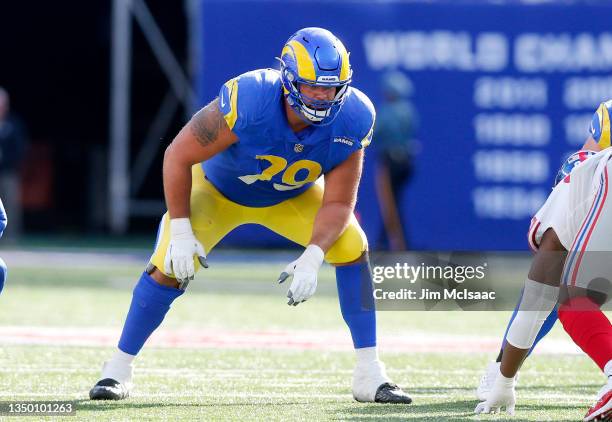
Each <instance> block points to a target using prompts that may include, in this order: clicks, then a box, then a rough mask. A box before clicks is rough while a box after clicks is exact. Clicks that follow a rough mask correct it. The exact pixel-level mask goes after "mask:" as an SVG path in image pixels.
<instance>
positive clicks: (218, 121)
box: [190, 99, 226, 147]
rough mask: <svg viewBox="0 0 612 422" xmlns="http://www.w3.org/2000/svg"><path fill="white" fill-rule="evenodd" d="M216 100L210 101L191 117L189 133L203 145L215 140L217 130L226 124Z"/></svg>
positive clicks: (217, 133)
mask: <svg viewBox="0 0 612 422" xmlns="http://www.w3.org/2000/svg"><path fill="white" fill-rule="evenodd" d="M218 101H219V100H218V99H215V100H214V101H211V102H210V103H208V105H207V106H205V107H203V108H202V109H201V110H200V111H198V112H197V113H196V114H194V116H193V117H192V118H191V124H190V127H191V133H192V134H193V136H195V138H196V139H197V141H198V143H199V144H200V145H202V146H203V147H205V146H207V145H210V144H212V143H213V142H215V141H216V140H217V137H218V136H219V131H220V130H221V129H222V128H223V125H225V124H226V123H225V120H224V119H223V115H222V114H221V111H220V110H219V106H218V105H217V102H218Z"/></svg>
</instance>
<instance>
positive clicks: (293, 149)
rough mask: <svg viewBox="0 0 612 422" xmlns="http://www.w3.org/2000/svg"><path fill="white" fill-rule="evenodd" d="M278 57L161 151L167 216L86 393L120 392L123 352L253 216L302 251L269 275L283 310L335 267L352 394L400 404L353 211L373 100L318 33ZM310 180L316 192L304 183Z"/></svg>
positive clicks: (334, 45) (115, 395)
mask: <svg viewBox="0 0 612 422" xmlns="http://www.w3.org/2000/svg"><path fill="white" fill-rule="evenodd" d="M279 61H280V71H276V70H272V69H260V70H255V71H251V72H247V73H245V74H242V75H240V76H238V77H236V78H233V79H230V80H229V81H227V82H226V83H225V84H224V85H223V86H222V87H221V90H220V92H219V96H218V98H216V99H214V100H213V101H212V102H211V103H209V104H208V105H207V106H205V107H204V108H202V109H201V110H200V111H199V112H197V113H196V114H195V115H194V116H193V117H192V118H191V120H190V121H189V122H188V123H187V125H186V126H185V127H184V128H183V129H182V130H181V131H180V132H179V134H178V135H177V136H176V137H175V138H174V140H173V141H172V143H171V144H170V146H169V147H168V148H167V149H166V153H165V156H164V164H163V179H164V193H165V198H166V205H167V207H168V212H167V213H166V214H165V215H164V216H163V217H162V219H161V222H160V225H159V231H158V236H157V241H156V245H155V251H154V252H153V255H152V257H151V259H150V262H149V265H148V266H147V268H146V271H145V272H144V273H143V274H142V275H141V278H140V280H139V281H138V283H137V284H136V287H135V288H134V291H133V298H132V304H131V305H130V309H129V311H128V315H127V318H126V321H125V325H124V327H123V332H122V334H121V338H120V340H119V344H118V350H117V351H116V352H115V354H114V355H113V356H112V357H111V359H110V360H109V361H108V362H106V363H105V364H104V366H103V369H102V376H101V379H100V381H98V382H97V383H96V385H95V386H94V387H93V388H92V389H91V391H90V398H91V399H94V400H98V399H123V398H125V397H127V396H128V394H129V389H130V386H131V382H132V362H133V360H134V358H135V357H136V355H137V354H138V352H139V351H140V349H141V348H142V347H143V345H144V343H145V341H146V340H147V338H148V337H149V336H150V335H151V333H152V332H153V331H154V330H155V329H156V328H157V327H158V326H159V325H160V324H161V322H162V320H163V319H164V315H165V314H166V312H167V311H168V309H169V308H170V305H171V304H172V302H173V301H174V300H175V299H176V298H177V297H179V296H181V295H182V294H183V293H184V292H185V288H186V286H187V284H188V283H189V282H190V281H191V280H193V278H194V274H195V272H196V271H197V270H198V269H199V267H200V266H203V267H206V266H207V264H206V253H210V251H211V250H212V249H213V247H214V246H215V245H216V244H217V243H218V242H219V241H220V240H221V239H222V238H223V237H224V236H225V235H226V234H227V233H229V232H230V231H232V230H233V229H234V228H236V227H238V226H240V225H242V224H247V223H255V224H261V225H263V226H265V227H267V228H269V229H270V230H272V231H274V232H276V233H278V234H280V235H282V236H284V237H286V238H287V239H289V240H292V241H294V242H296V243H298V244H300V245H302V246H303V247H304V248H305V249H304V251H303V253H302V254H301V255H300V256H299V257H298V258H297V259H296V260H295V261H293V262H291V263H290V264H289V265H287V266H286V268H285V269H284V270H283V271H282V273H281V274H280V276H279V280H278V281H279V282H281V283H282V282H284V281H285V280H288V279H291V283H290V286H289V288H288V291H287V298H288V304H289V305H291V306H296V305H298V304H301V303H303V302H305V301H307V300H308V299H309V298H310V297H312V295H313V294H314V293H315V290H316V287H317V273H318V271H319V268H320V267H321V264H322V263H323V261H324V260H325V261H327V262H328V263H330V264H332V265H335V266H336V281H337V288H338V296H339V301H340V310H341V313H342V316H343V317H344V320H345V322H346V324H347V325H348V328H349V330H350V332H351V336H352V339H353V344H354V347H355V352H356V357H357V364H356V367H355V370H354V373H353V382H352V390H353V396H354V398H355V399H356V400H357V401H361V402H383V403H410V402H411V399H410V397H409V396H408V395H407V394H406V393H404V392H403V391H402V390H401V389H400V388H399V387H398V386H397V385H395V384H394V383H392V382H391V380H390V379H389V377H388V376H387V374H386V372H385V367H384V365H383V363H382V362H381V361H380V360H379V358H378V351H377V347H376V318H375V310H374V304H373V296H372V283H371V278H370V272H369V266H368V244H367V240H366V237H365V235H364V233H363V230H362V229H361V227H360V226H359V223H358V222H357V220H356V219H355V216H354V214H353V209H354V206H355V201H356V196H357V187H358V185H359V179H360V176H361V170H362V162H363V156H364V148H365V147H367V146H368V144H369V143H370V142H371V140H372V132H373V127H374V120H375V111H374V107H373V106H372V103H371V102H370V100H369V99H368V97H367V96H366V95H365V94H363V93H362V92H361V91H359V90H358V89H356V88H353V87H351V86H350V83H351V78H352V70H351V66H350V64H349V54H348V52H347V50H346V48H345V47H344V45H343V44H342V42H340V40H338V39H337V38H336V37H335V36H334V35H333V34H332V33H331V32H329V31H327V30H325V29H321V28H304V29H301V30H299V31H298V32H296V33H295V34H294V35H292V36H291V38H289V40H288V41H287V43H286V44H285V45H284V47H283V49H282V52H281V56H280V58H279ZM321 176H324V181H325V187H324V188H323V186H321V185H319V184H317V183H315V182H316V181H317V180H318V179H319V178H320V177H321Z"/></svg>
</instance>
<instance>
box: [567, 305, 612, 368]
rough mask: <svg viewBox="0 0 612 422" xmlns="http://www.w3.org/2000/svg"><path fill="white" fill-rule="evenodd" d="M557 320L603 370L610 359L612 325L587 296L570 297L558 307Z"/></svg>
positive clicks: (611, 352) (611, 357)
mask: <svg viewBox="0 0 612 422" xmlns="http://www.w3.org/2000/svg"><path fill="white" fill-rule="evenodd" d="M559 321H561V323H562V324H563V328H565V331H566V332H567V334H569V336H570V337H571V338H572V340H574V343H576V344H577V345H578V346H580V348H581V349H582V350H583V351H584V353H586V354H587V355H589V356H590V358H591V359H593V361H594V362H595V363H596V364H597V366H599V367H600V368H601V370H602V371H603V369H604V366H606V363H608V361H609V360H610V359H612V325H610V321H609V320H608V318H607V317H606V316H605V315H604V313H603V312H602V311H601V309H599V305H597V304H596V303H595V302H593V301H592V300H591V299H589V298H588V297H576V298H573V299H570V300H569V301H568V302H566V303H564V304H563V305H561V306H560V307H559Z"/></svg>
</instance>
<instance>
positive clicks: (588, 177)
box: [528, 148, 612, 287]
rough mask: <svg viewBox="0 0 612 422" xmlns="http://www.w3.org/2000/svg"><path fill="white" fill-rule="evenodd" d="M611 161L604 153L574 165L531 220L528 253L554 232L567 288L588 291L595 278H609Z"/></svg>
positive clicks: (611, 268) (611, 264)
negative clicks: (562, 253) (565, 252)
mask: <svg viewBox="0 0 612 422" xmlns="http://www.w3.org/2000/svg"><path fill="white" fill-rule="evenodd" d="M611 157H612V148H606V149H605V150H603V151H601V152H599V153H597V154H596V155H594V156H592V157H590V158H589V159H587V160H586V161H584V162H582V163H580V164H579V165H577V166H576V167H575V168H574V169H573V170H572V172H571V173H570V175H569V176H568V177H567V178H566V179H565V180H563V181H561V182H560V183H559V184H558V185H557V186H556V187H555V188H554V189H553V191H552V192H551V194H550V195H549V197H548V199H547V200H546V202H545V203H544V205H543V206H542V207H541V208H540V209H539V210H538V212H537V213H536V215H535V217H534V218H533V219H532V222H531V226H530V228H529V233H528V237H529V245H530V247H531V248H532V249H534V250H537V248H538V247H539V245H540V242H541V240H542V236H543V235H544V232H545V231H546V230H548V229H549V228H552V229H553V230H554V231H555V233H556V234H557V236H558V237H559V240H560V242H561V244H562V245H563V246H564V247H565V248H566V249H567V250H568V251H569V253H568V256H567V259H566V263H565V268H564V271H563V282H564V283H566V284H570V285H578V286H580V287H586V286H587V285H588V284H589V283H591V281H592V280H594V279H595V278H597V277H602V278H603V277H608V278H610V277H612V272H611V271H612V259H611V258H612V206H611V202H612V201H611V200H610V199H609V195H608V186H609V178H610V176H612V161H611ZM593 252H595V253H593ZM605 252H607V254H606V253H605Z"/></svg>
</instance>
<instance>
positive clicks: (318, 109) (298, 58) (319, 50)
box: [278, 28, 352, 126]
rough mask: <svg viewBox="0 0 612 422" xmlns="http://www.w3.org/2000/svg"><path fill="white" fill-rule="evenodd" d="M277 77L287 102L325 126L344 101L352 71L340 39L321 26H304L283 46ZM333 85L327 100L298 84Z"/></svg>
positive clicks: (311, 119)
mask: <svg viewBox="0 0 612 422" xmlns="http://www.w3.org/2000/svg"><path fill="white" fill-rule="evenodd" d="M278 59H279V61H280V63H281V66H280V72H281V80H282V83H283V91H284V93H285V98H286V99H287V103H288V104H289V106H291V108H292V109H293V110H294V111H295V112H296V113H297V114H298V115H299V116H300V117H302V118H303V119H304V120H306V121H307V122H308V123H310V124H314V125H321V126H324V125H328V124H330V123H331V122H332V121H333V120H334V119H335V118H336V116H337V114H338V112H339V111H340V108H341V107H342V104H343V103H344V100H345V97H346V93H347V91H348V87H349V84H350V83H351V78H352V70H351V65H350V63H349V53H348V52H347V51H346V48H345V47H344V45H343V44H342V42H341V41H340V40H339V39H338V38H336V37H335V36H334V35H333V34H332V33H331V32H329V31H328V30H326V29H322V28H304V29H300V30H299V31H298V32H296V33H295V34H293V35H292V36H291V38H289V39H288V40H287V42H286V43H285V46H284V47H283V50H282V53H281V57H280V58H278ZM301 84H305V85H311V86H326V87H335V88H336V93H335V95H334V98H333V99H332V100H330V101H327V100H317V99H314V98H310V97H307V96H306V95H304V94H302V92H301V90H300V85H301Z"/></svg>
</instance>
